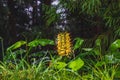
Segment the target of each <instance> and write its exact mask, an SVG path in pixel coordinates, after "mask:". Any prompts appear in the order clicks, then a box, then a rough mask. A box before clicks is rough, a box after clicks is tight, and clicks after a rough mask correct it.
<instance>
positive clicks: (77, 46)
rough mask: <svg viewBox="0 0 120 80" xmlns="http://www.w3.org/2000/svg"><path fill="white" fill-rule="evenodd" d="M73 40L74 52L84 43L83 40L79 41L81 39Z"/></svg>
mask: <svg viewBox="0 0 120 80" xmlns="http://www.w3.org/2000/svg"><path fill="white" fill-rule="evenodd" d="M75 40H76V43H75V45H74V50H76V49H78V48H80V46H81V45H82V43H83V42H84V40H83V39H81V38H75Z"/></svg>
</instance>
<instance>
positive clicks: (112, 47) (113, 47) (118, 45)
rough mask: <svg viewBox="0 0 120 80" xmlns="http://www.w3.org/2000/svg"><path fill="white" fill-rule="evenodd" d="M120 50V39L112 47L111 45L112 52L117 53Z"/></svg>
mask: <svg viewBox="0 0 120 80" xmlns="http://www.w3.org/2000/svg"><path fill="white" fill-rule="evenodd" d="M118 48H120V39H117V40H116V41H114V42H113V43H112V44H111V45H110V50H111V51H115V50H117V49H118Z"/></svg>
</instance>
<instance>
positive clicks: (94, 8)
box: [0, 0, 120, 47]
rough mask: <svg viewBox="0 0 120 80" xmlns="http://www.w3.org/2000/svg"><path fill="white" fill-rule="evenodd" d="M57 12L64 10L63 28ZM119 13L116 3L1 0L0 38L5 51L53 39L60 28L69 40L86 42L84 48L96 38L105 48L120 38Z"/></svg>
mask: <svg viewBox="0 0 120 80" xmlns="http://www.w3.org/2000/svg"><path fill="white" fill-rule="evenodd" d="M59 8H61V10H62V9H63V10H65V11H64V12H63V13H65V15H66V18H64V19H65V20H66V21H67V23H65V24H63V23H62V21H65V20H63V19H61V14H63V13H62V12H60V9H59ZM57 11H58V12H59V13H58V12H57ZM119 13H120V1H119V0H0V36H1V37H2V39H4V45H5V47H7V46H8V45H11V44H13V43H15V42H16V41H18V40H27V41H31V40H33V39H36V38H49V39H54V38H55V37H56V34H57V33H59V32H61V31H63V30H62V29H61V28H60V27H61V24H62V25H64V26H65V31H69V32H70V33H71V36H72V38H75V37H81V38H83V39H85V41H87V42H85V46H88V43H90V44H89V45H90V46H92V45H93V44H94V43H91V42H94V40H95V39H96V38H97V37H98V36H99V38H101V39H103V45H105V44H106V45H107V46H108V45H109V43H111V42H113V41H114V40H115V39H116V38H119V36H120V23H119V21H120V14H119Z"/></svg>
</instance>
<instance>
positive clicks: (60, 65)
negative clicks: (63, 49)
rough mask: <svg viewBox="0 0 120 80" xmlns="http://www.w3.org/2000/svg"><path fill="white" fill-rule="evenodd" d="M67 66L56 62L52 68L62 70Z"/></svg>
mask: <svg viewBox="0 0 120 80" xmlns="http://www.w3.org/2000/svg"><path fill="white" fill-rule="evenodd" d="M66 66H67V64H66V63H65V62H57V63H56V64H54V67H55V68H56V69H63V68H65V67H66Z"/></svg>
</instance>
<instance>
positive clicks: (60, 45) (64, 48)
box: [57, 32, 72, 56]
mask: <svg viewBox="0 0 120 80" xmlns="http://www.w3.org/2000/svg"><path fill="white" fill-rule="evenodd" d="M57 52H58V54H59V55H60V56H68V55H70V53H71V52H72V49H71V39H70V33H68V32H62V33H59V34H58V35H57Z"/></svg>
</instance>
